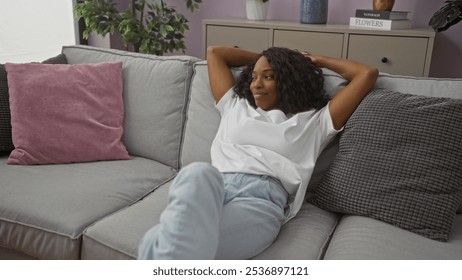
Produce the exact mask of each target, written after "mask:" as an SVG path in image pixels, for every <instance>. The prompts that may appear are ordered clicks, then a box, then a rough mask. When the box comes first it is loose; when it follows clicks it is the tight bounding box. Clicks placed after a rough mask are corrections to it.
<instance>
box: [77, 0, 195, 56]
mask: <svg viewBox="0 0 462 280" xmlns="http://www.w3.org/2000/svg"><path fill="white" fill-rule="evenodd" d="M166 2H167V1H166V0H156V1H146V0H130V7H129V8H128V9H127V10H126V11H123V12H119V11H117V9H116V4H114V3H113V0H77V4H76V5H75V7H74V10H75V14H76V18H77V19H78V20H79V19H81V18H83V19H84V21H85V26H86V27H85V30H84V31H83V38H84V39H87V38H88V37H89V36H90V34H91V33H92V32H94V33H96V34H99V35H101V36H105V35H107V34H108V33H110V34H113V33H114V31H116V30H118V31H119V33H120V36H121V37H122V41H123V42H124V43H125V45H126V46H127V48H130V50H132V51H135V52H143V53H152V54H156V55H163V54H164V53H169V52H172V51H179V50H181V51H183V52H184V50H185V49H186V46H185V43H184V33H185V31H186V30H189V26H188V20H187V19H186V17H185V16H184V15H182V14H181V13H179V12H178V11H177V10H176V8H175V7H172V6H168V5H167V3H166ZM185 2H186V7H187V8H188V9H189V10H190V11H191V12H193V11H195V10H197V9H199V5H200V4H201V3H202V0H185Z"/></svg>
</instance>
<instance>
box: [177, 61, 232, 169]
mask: <svg viewBox="0 0 462 280" xmlns="http://www.w3.org/2000/svg"><path fill="white" fill-rule="evenodd" d="M207 71H208V70H207V63H206V62H205V61H201V62H198V63H196V64H194V74H193V79H192V82H191V93H190V100H189V102H188V110H187V115H186V128H185V135H184V141H183V148H182V153H181V165H182V166H185V165H187V164H189V163H192V162H195V161H202V162H210V161H211V159H210V147H211V145H212V141H213V139H214V138H215V134H216V133H217V130H218V125H219V124H220V114H219V112H218V110H217V109H216V108H215V100H214V99H213V96H212V92H211V91H210V85H209V77H208V72H207ZM233 73H234V76H235V77H237V75H239V73H240V69H233Z"/></svg>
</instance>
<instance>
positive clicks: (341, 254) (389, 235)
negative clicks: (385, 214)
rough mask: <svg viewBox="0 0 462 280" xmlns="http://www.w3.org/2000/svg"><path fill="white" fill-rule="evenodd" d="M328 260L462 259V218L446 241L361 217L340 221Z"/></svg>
mask: <svg viewBox="0 0 462 280" xmlns="http://www.w3.org/2000/svg"><path fill="white" fill-rule="evenodd" d="M325 259H328V260H421V259H426V260H444V259H448V260H449V259H453V260H462V215H457V216H456V219H455V223H454V227H453V229H452V233H451V235H450V236H449V240H448V241H447V242H439V241H435V240H431V239H428V238H425V237H422V236H420V235H417V234H414V233H412V232H409V231H406V230H403V229H400V228H398V227H395V226H392V225H390V224H387V223H384V222H381V221H377V220H374V219H370V218H366V217H360V216H345V217H343V218H342V219H341V221H340V223H339V225H338V227H337V229H336V230H335V233H334V236H333V238H332V241H331V243H330V244H329V248H328V249H327V252H326V255H325Z"/></svg>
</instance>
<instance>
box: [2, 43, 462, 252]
mask: <svg viewBox="0 0 462 280" xmlns="http://www.w3.org/2000/svg"><path fill="white" fill-rule="evenodd" d="M63 53H64V54H65V55H66V58H67V60H68V62H69V63H71V64H76V63H97V62H108V61H122V62H123V65H124V66H123V67H124V70H123V71H124V102H125V134H124V138H123V142H124V144H125V146H126V147H127V150H128V151H129V153H130V155H131V159H130V160H121V161H100V162H90V163H73V164H53V165H36V166H17V165H7V164H6V159H7V157H6V156H3V157H1V158H0V259H109V260H113V259H136V256H137V247H138V243H139V242H140V239H141V238H142V236H143V235H144V233H145V232H146V231H147V230H148V229H149V228H151V227H152V226H153V225H155V224H156V223H158V221H159V216H160V214H161V211H162V210H163V209H164V208H165V206H166V203H167V201H166V197H167V192H168V189H169V186H170V184H171V182H172V179H173V178H174V177H175V174H177V172H178V170H179V169H181V168H182V167H183V166H185V165H187V164H189V163H192V162H195V161H210V152H209V147H210V144H211V141H212V140H213V137H214V134H215V132H216V130H217V125H218V123H219V114H218V112H217V111H216V109H215V108H214V106H213V104H214V102H213V99H212V97H211V95H210V90H209V86H208V76H207V65H206V63H205V62H204V61H200V60H199V59H197V58H193V57H188V56H173V57H156V56H150V55H143V54H134V53H128V52H123V51H118V50H109V49H99V48H94V47H86V46H68V47H64V48H63ZM325 77H326V85H325V87H326V90H327V91H328V93H329V94H331V95H332V94H334V93H335V92H336V91H337V90H338V89H339V88H341V87H342V86H344V85H345V81H344V80H343V79H342V78H341V77H340V76H338V75H336V74H335V73H332V72H329V71H325ZM377 87H384V88H388V89H392V90H399V91H402V92H409V93H415V94H423V95H428V96H446V97H453V98H459V99H460V98H462V80H460V79H432V78H416V77H400V76H391V75H387V74H381V75H380V77H379V79H378V82H377ZM337 149H338V139H337V140H336V141H334V142H333V143H332V144H331V145H329V146H328V147H327V148H326V149H325V151H324V152H323V153H322V154H321V157H320V158H319V160H318V162H317V164H316V168H315V171H314V175H313V177H312V180H311V182H310V185H309V188H308V191H309V194H308V195H310V193H312V192H313V190H314V189H315V187H316V184H317V182H319V180H320V178H321V177H322V175H323V173H324V172H326V170H327V169H328V168H329V164H330V162H331V161H332V159H333V158H334V157H335V155H336V153H337ZM461 210H462V206H460V207H459V210H458V214H457V215H456V218H455V222H454V226H453V229H452V232H451V235H450V238H449V240H448V241H447V242H439V241H434V240H431V239H428V238H425V237H422V236H420V235H417V234H415V233H411V232H409V231H407V230H404V229H401V228H398V227H395V226H393V225H391V224H388V223H384V222H381V221H378V220H375V219H371V218H367V217H362V216H355V215H341V214H337V213H333V212H329V211H326V210H323V209H320V208H318V207H316V206H314V205H312V204H310V203H308V202H307V203H305V204H304V205H303V206H302V209H301V211H300V212H299V214H298V215H297V216H296V217H295V218H294V219H292V220H291V221H289V222H288V223H286V224H285V225H284V226H283V228H282V230H281V232H280V234H279V236H278V238H277V239H276V241H275V242H274V244H273V245H272V246H270V247H269V248H268V249H267V250H265V251H264V252H262V253H261V254H260V255H258V256H256V257H255V258H256V259H307V260H313V259H462V211H461ZM185 230H187V229H185Z"/></svg>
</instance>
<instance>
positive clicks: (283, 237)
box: [254, 203, 340, 260]
mask: <svg viewBox="0 0 462 280" xmlns="http://www.w3.org/2000/svg"><path fill="white" fill-rule="evenodd" d="M339 217H340V216H339V215H337V214H334V213H332V212H328V211H325V210H322V209H320V208H318V207H316V206H314V205H312V204H309V203H305V204H303V205H302V208H301V209H300V212H298V213H297V215H296V216H295V218H293V219H292V220H290V221H289V222H287V223H286V224H284V225H283V226H282V228H281V231H280V232H279V235H278V237H277V238H276V240H275V241H274V243H273V244H272V245H271V246H270V247H268V248H267V249H266V250H265V251H263V252H262V253H260V254H259V255H258V256H256V257H255V258H254V259H259V260H319V259H322V258H323V256H324V253H325V251H326V249H327V246H328V245H329V241H330V239H331V237H332V234H333V232H334V230H335V227H336V225H337V222H338V220H339Z"/></svg>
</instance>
